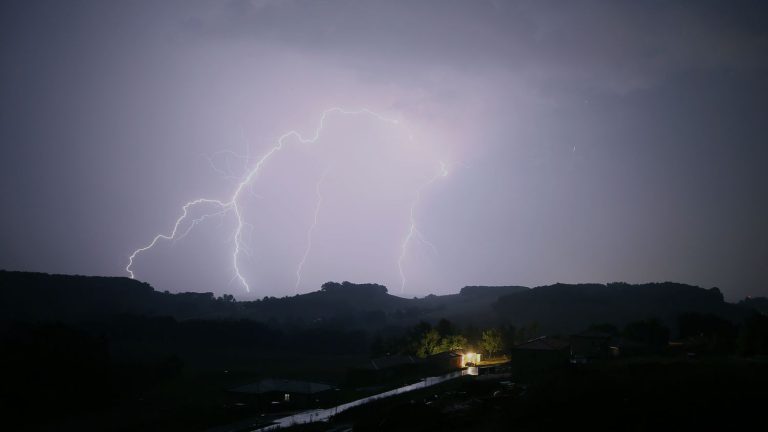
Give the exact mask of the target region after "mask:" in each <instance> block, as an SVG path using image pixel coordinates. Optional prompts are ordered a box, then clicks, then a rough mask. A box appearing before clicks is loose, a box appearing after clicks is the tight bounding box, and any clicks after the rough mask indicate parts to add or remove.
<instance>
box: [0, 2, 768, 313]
mask: <svg viewBox="0 0 768 432" xmlns="http://www.w3.org/2000/svg"><path fill="white" fill-rule="evenodd" d="M766 21H768V11H766V7H765V6H762V5H761V2H757V1H755V2H709V1H690V2H688V1H683V2H635V1H610V2H608V1H605V2H602V1H568V2H547V1H501V0H498V1H485V2H483V1H365V0H359V1H352V0H347V1H322V2H321V1H299V0H295V1H291V0H286V1H269V0H263V1H221V2H208V1H199V2H196V1H166V2H150V1H146V2H141V1H139V2H135V1H134V2H127V1H126V2H102V1H71V2H58V1H7V2H3V4H2V6H0V53H1V54H2V62H3V67H2V68H0V142H2V146H3V147H2V155H3V157H2V158H0V176H2V182H1V183H0V188H1V189H0V190H1V191H2V194H3V198H4V203H5V205H4V211H3V212H2V213H0V218H1V220H0V227H2V228H0V268H6V269H15V270H32V271H45V272H50V273H58V272H60V273H80V274H94V275H125V274H126V273H125V270H124V268H125V265H126V264H127V260H128V257H129V255H130V254H131V253H132V252H133V251H134V250H136V249H137V248H140V247H142V246H145V245H146V244H147V243H149V242H150V241H151V240H152V238H153V237H154V236H155V235H156V234H160V233H166V234H167V233H168V232H169V231H170V230H171V229H172V227H173V223H174V221H176V219H177V218H178V217H179V216H180V215H181V209H182V206H183V205H184V204H185V203H186V202H189V201H191V200H194V199H196V198H211V199H220V200H227V199H229V198H230V197H231V195H232V192H233V191H234V190H235V188H236V187H237V184H238V183H239V182H240V181H241V180H242V179H243V176H244V175H246V174H247V173H248V172H249V171H250V170H251V169H252V168H253V165H254V164H255V162H256V161H257V160H258V159H259V158H261V157H262V156H263V155H264V154H266V153H267V152H268V151H269V150H270V149H271V148H272V147H273V146H274V145H275V144H276V142H277V139H278V138H279V137H280V136H281V135H282V134H283V133H285V132H287V131H290V130H296V131H298V132H300V133H301V134H303V135H307V136H308V135H312V134H313V132H314V130H315V129H316V127H317V124H318V121H319V120H320V116H321V115H322V113H323V111H324V110H326V109H328V108H331V107H342V108H344V109H348V110H359V109H363V108H367V109H371V110H373V111H375V112H377V113H380V114H382V115H384V116H386V117H387V118H392V119H397V120H400V121H401V123H400V124H398V125H392V124H389V123H387V122H383V121H380V120H378V119H376V118H373V117H372V116H344V115H338V116H333V115H332V116H329V117H328V119H327V122H326V124H325V126H326V127H325V130H324V131H323V134H322V136H320V137H319V138H318V140H317V141H316V142H314V143H311V144H301V143H299V142H298V140H295V139H294V140H291V139H289V140H288V141H287V143H286V146H285V147H284V148H283V150H281V151H280V152H279V153H276V154H274V155H273V157H271V158H270V159H269V161H268V163H267V164H265V165H264V167H263V170H262V171H261V172H260V173H259V175H258V176H256V178H255V179H254V181H253V182H250V183H249V186H248V187H247V192H246V193H244V194H243V195H242V197H243V198H242V217H243V220H244V222H245V223H246V225H247V226H246V228H245V229H244V231H243V235H242V239H243V240H242V241H243V245H244V246H245V247H247V249H248V251H247V252H248V253H247V254H243V255H242V256H241V257H240V260H239V263H240V268H241V270H242V273H243V276H244V277H246V278H247V280H248V283H249V285H250V286H251V294H249V295H246V293H245V291H244V289H243V286H242V285H241V284H240V283H238V281H237V280H233V266H232V250H233V247H234V246H235V239H234V237H233V235H234V234H233V233H234V229H235V226H236V220H235V218H234V217H233V215H232V213H231V212H229V213H226V214H224V215H222V216H217V217H213V218H210V219H208V220H205V221H204V222H202V223H200V224H199V225H198V226H196V227H195V228H194V230H192V231H190V232H189V234H188V235H187V236H185V237H184V238H183V239H179V240H177V241H173V242H167V241H161V242H158V244H157V245H156V246H155V248H153V249H152V250H149V251H146V252H144V253H142V254H140V255H139V256H138V257H137V259H136V262H135V264H134V266H133V270H134V271H135V273H136V277H137V278H139V279H142V280H146V281H148V282H150V283H152V284H153V285H154V286H155V287H156V288H157V289H160V290H170V291H186V290H195V291H214V292H216V293H233V294H235V295H236V296H237V297H238V298H247V297H249V296H255V297H262V296H264V295H278V296H279V295H286V294H293V293H294V290H295V282H296V274H295V272H296V266H297V264H298V263H299V262H300V260H301V259H302V257H303V254H304V253H305V250H306V244H307V243H306V242H307V234H308V229H309V227H310V225H311V223H312V221H313V216H314V212H315V210H316V204H317V192H318V188H317V183H318V181H319V180H320V178H321V177H323V175H325V177H323V181H322V183H321V185H320V191H321V192H322V198H323V201H322V206H321V208H320V209H319V211H318V212H317V216H318V219H317V220H318V223H317V225H316V227H315V229H314V230H313V231H312V236H311V237H312V244H313V248H312V250H311V251H310V253H309V254H307V259H306V263H305V265H304V267H303V275H302V283H301V284H300V285H299V289H298V291H299V292H306V291H310V290H315V289H317V288H319V286H320V284H322V283H323V282H325V281H328V280H337V281H341V280H350V281H353V282H377V283H382V284H385V285H387V286H388V287H389V288H390V291H391V292H393V293H399V292H400V285H401V279H400V275H399V273H398V256H399V254H400V253H401V246H402V240H403V237H404V235H406V234H407V233H408V229H409V224H410V219H409V210H410V206H411V205H412V203H413V197H414V193H415V192H416V190H417V189H418V188H419V187H420V185H424V184H425V182H426V181H428V180H429V179H430V178H432V177H433V176H435V174H436V173H437V172H439V170H440V165H439V162H444V163H446V164H447V165H448V168H449V175H448V176H446V177H441V178H440V179H439V180H438V181H435V182H433V183H431V184H429V186H428V187H425V188H424V189H423V190H422V194H421V201H420V203H419V205H418V206H417V207H416V208H415V211H414V218H415V220H416V221H417V225H418V228H419V232H420V233H421V234H422V235H423V237H424V239H426V240H428V242H429V243H427V242H424V241H421V240H419V239H414V240H413V241H411V242H410V243H409V245H408V248H407V251H406V255H405V257H404V259H403V261H402V265H403V269H404V272H405V274H406V275H407V284H406V288H405V292H404V295H406V296H414V295H425V294H428V293H449V292H455V291H457V290H458V289H459V288H460V287H461V286H464V285H476V284H488V285H495V284H519V285H529V286H535V285H541V284H546V283H553V282H557V281H560V282H608V281H626V282H644V281H664V280H673V281H680V282H687V283H692V284H699V285H702V286H705V287H710V286H719V287H720V288H721V289H722V290H723V291H724V292H725V293H726V296H728V297H729V298H731V299H736V298H740V297H742V296H744V295H747V294H751V295H766V294H768V224H766V222H765V221H766V220H768V203H767V202H766V201H767V200H766V197H768V170H766V163H768V146H766V143H768V108H766V100H768V73H767V72H768V57H766V55H765V53H766V52H768V30H766V28H765V26H764V23H765V22H766ZM324 173H325V174H324ZM205 210H206V209H205V208H202V207H199V208H195V209H194V211H195V212H196V213H195V215H196V216H200V215H201V214H202V212H204V211H205ZM430 244H431V245H434V249H433V248H432V246H431V245H430Z"/></svg>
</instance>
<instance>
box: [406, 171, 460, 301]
mask: <svg viewBox="0 0 768 432" xmlns="http://www.w3.org/2000/svg"><path fill="white" fill-rule="evenodd" d="M447 175H448V167H447V166H446V165H445V163H444V162H440V170H439V171H438V173H437V174H435V175H434V176H432V177H431V178H429V179H428V180H427V181H425V182H424V183H422V184H421V186H419V187H418V188H417V189H416V193H415V194H414V197H413V201H411V209H410V226H409V227H408V233H407V234H406V235H405V237H404V238H403V241H402V243H401V244H400V256H399V257H398V258H397V269H398V270H399V272H400V292H401V293H403V292H405V283H406V281H405V271H404V270H403V261H404V260H405V255H406V253H407V252H408V245H409V244H410V243H411V239H413V238H414V237H416V238H418V239H419V240H420V241H421V242H423V243H425V244H426V245H428V246H429V247H430V248H431V249H432V251H434V252H437V248H436V247H435V245H434V244H432V243H431V242H429V241H428V240H427V239H426V238H425V237H424V235H423V234H422V233H421V231H419V229H418V228H417V227H416V216H415V214H414V213H415V211H416V207H418V205H419V202H420V201H421V192H422V191H423V190H424V189H425V188H427V187H429V186H430V185H431V184H432V183H434V182H436V181H437V180H438V179H440V178H441V177H445V176H447Z"/></svg>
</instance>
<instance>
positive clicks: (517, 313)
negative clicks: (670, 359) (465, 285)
mask: <svg viewBox="0 0 768 432" xmlns="http://www.w3.org/2000/svg"><path fill="white" fill-rule="evenodd" d="M494 307H495V310H496V312H497V314H498V317H499V319H500V320H502V321H503V322H506V323H510V324H515V325H522V324H526V323H531V322H536V323H538V325H539V328H540V329H541V330H542V331H543V332H544V333H553V332H556V333H557V332H562V333H569V332H576V331H581V330H583V329H585V328H587V327H588V326H590V325H591V324H598V323H612V324H615V325H624V324H627V323H629V322H632V321H637V320H643V319H647V318H657V319H659V320H662V321H663V322H664V323H666V324H667V325H668V326H670V327H672V328H674V327H675V326H676V320H677V317H678V316H679V315H680V314H682V313H686V312H698V313H706V314H713V315H716V316H719V317H723V318H726V319H729V320H733V321H738V320H741V319H743V318H744V317H745V316H746V315H747V311H746V310H745V309H744V308H741V307H739V306H737V305H734V304H732V303H726V302H725V301H724V299H723V295H722V294H721V293H720V290H719V289H717V288H711V289H703V288H699V287H695V286H691V285H685V284H679V283H671V282H665V283H649V284H641V285H630V284H626V283H611V284H608V285H602V284H578V285H567V284H555V285H549V286H542V287H537V288H534V289H531V290H529V291H523V292H519V293H516V294H511V295H507V296H504V297H501V298H499V301H498V302H497V304H496V305H495V306H494Z"/></svg>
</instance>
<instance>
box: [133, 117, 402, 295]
mask: <svg viewBox="0 0 768 432" xmlns="http://www.w3.org/2000/svg"><path fill="white" fill-rule="evenodd" d="M331 114H341V115H368V116H372V117H374V118H376V119H378V120H380V121H382V122H386V123H390V124H393V125H398V124H399V123H400V122H399V121H398V120H394V119H390V118H387V117H385V116H383V115H381V114H378V113H376V112H373V111H371V110H369V109H361V110H357V111H349V110H345V109H342V108H337V107H336V108H330V109H327V110H325V111H323V113H322V115H321V116H320V120H319V122H318V125H317V127H316V128H315V130H314V133H313V134H312V135H310V136H309V137H305V136H304V135H302V134H301V133H300V132H298V131H296V130H291V131H288V132H286V133H284V134H283V135H281V136H280V137H279V138H278V139H277V143H276V144H275V145H274V146H273V147H272V148H271V149H269V151H267V152H266V153H265V154H264V155H263V156H262V157H261V159H259V160H258V161H257V162H256V164H255V165H254V166H253V168H251V170H250V171H248V172H247V173H246V175H245V176H243V178H242V179H241V180H240V182H239V183H238V184H237V186H236V187H235V189H234V191H233V192H232V195H230V197H229V199H227V200H217V199H208V198H198V199H195V200H192V201H189V202H187V203H186V204H184V206H183V207H182V213H181V216H179V218H178V219H176V221H175V223H174V225H173V229H172V230H171V232H170V233H169V234H158V235H156V236H155V237H154V238H153V239H152V241H151V242H149V243H148V244H147V245H146V246H143V247H140V248H138V249H136V250H135V251H133V253H132V254H131V255H130V257H129V258H128V264H127V265H126V266H125V271H126V272H127V273H128V274H129V275H130V277H131V278H132V279H133V278H135V276H136V275H135V273H134V271H133V265H134V262H135V260H136V258H137V257H138V256H139V255H140V254H141V253H143V252H146V251H148V250H150V249H152V248H153V247H155V245H157V243H158V242H159V241H161V240H165V241H173V240H177V239H178V238H179V237H183V236H185V235H187V234H188V233H189V232H190V231H191V230H192V229H193V228H194V227H195V226H196V225H197V224H199V223H200V222H203V221H204V220H205V219H207V218H210V217H214V216H218V215H224V214H227V213H232V214H234V216H235V219H236V221H237V223H236V227H235V232H234V244H235V246H234V250H233V252H232V267H233V272H234V276H233V280H237V281H239V282H240V284H241V285H242V286H243V287H244V288H245V290H246V291H247V292H250V291H251V287H250V285H249V284H248V281H247V280H246V279H245V277H244V276H243V274H242V272H241V270H240V267H239V262H240V255H241V253H242V252H243V251H245V253H247V248H246V246H245V245H244V244H243V239H242V237H243V228H244V227H245V226H246V223H245V222H244V221H243V212H242V209H241V205H240V197H241V195H242V193H243V191H245V190H246V187H247V186H248V185H249V184H251V182H252V181H253V180H254V179H255V178H256V177H257V175H258V174H259V172H260V171H261V168H262V167H263V166H264V164H265V163H266V162H267V161H268V160H269V159H270V158H271V157H272V156H273V155H274V154H275V153H277V152H279V151H280V150H282V149H283V147H284V146H285V145H286V143H287V142H288V141H289V140H290V139H295V140H296V141H298V142H299V143H300V144H312V143H314V142H316V141H317V140H318V139H319V138H320V136H321V134H322V131H323V128H324V127H325V122H326V119H327V118H328V116H330V115H331ZM203 204H207V205H213V206H214V207H215V208H216V209H217V210H216V211H214V212H209V213H205V214H203V215H202V216H201V217H199V218H197V219H194V220H192V221H191V222H189V223H190V225H189V227H187V229H186V230H184V231H183V232H182V233H181V234H180V229H181V227H182V226H183V225H184V224H185V223H188V220H189V218H190V216H189V212H190V210H191V209H192V208H196V207H198V206H200V205H203ZM411 219H412V221H413V208H412V209H411ZM414 230H415V226H414V224H413V223H412V224H411V231H410V232H409V233H408V237H407V238H408V241H409V240H410V237H412V236H413V231H414ZM310 237H311V233H310ZM405 246H407V242H406V243H405ZM405 246H404V247H403V250H405ZM398 266H399V267H400V269H401V275H402V262H401V261H398ZM300 273H301V272H300V271H299V274H300ZM298 280H299V281H300V277H299V278H298ZM403 286H404V284H403Z"/></svg>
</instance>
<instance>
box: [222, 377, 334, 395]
mask: <svg viewBox="0 0 768 432" xmlns="http://www.w3.org/2000/svg"><path fill="white" fill-rule="evenodd" d="M331 389H333V387H331V386H329V385H327V384H320V383H315V382H309V381H296V380H288V379H277V378H266V379H263V380H261V381H257V382H255V383H251V384H246V385H243V386H240V387H235V388H233V389H231V390H230V391H233V392H237V393H250V394H263V393H270V392H281V393H299V394H315V393H320V392H324V391H327V390H331Z"/></svg>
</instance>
